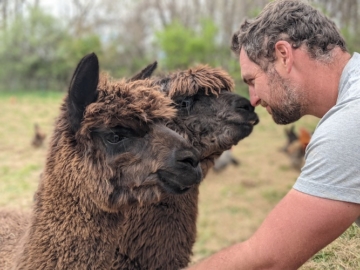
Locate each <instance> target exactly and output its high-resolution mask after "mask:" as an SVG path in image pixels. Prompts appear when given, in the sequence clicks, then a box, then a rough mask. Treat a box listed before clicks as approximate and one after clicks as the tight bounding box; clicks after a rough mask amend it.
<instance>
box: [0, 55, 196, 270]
mask: <svg viewBox="0 0 360 270" xmlns="http://www.w3.org/2000/svg"><path fill="white" fill-rule="evenodd" d="M156 88H159V87H156V86H155V85H153V84H152V83H151V81H149V80H139V81H134V82H125V81H124V80H122V81H115V82H112V81H110V80H109V79H108V78H107V77H106V76H102V77H101V78H100V81H99V65H98V59H97V57H96V55H95V54H90V55H87V56H85V57H84V58H83V59H82V60H81V61H80V63H79V64H78V66H77V68H76V70H75V73H74V75H73V78H72V81H71V84H70V87H69V92H68V96H67V97H66V98H65V100H64V102H63V104H62V106H61V113H60V116H59V118H58V120H57V122H56V125H55V129H54V134H53V136H52V139H51V142H50V146H49V152H48V155H47V160H46V165H45V169H44V172H43V174H42V177H41V181H40V183H39V187H38V190H37V192H36V200H35V203H34V207H33V211H32V213H31V218H30V220H29V225H28V226H27V228H26V230H25V233H24V235H23V236H22V237H21V239H20V241H19V242H18V243H17V247H16V248H17V251H16V255H15V259H14V266H13V268H15V269H109V268H110V265H111V262H112V260H113V258H114V256H115V250H116V246H118V239H119V238H120V235H121V233H122V227H121V226H120V225H121V222H122V221H123V220H124V213H126V212H127V211H126V209H127V208H129V207H131V206H132V205H139V206H141V205H146V204H150V203H156V202H158V201H159V200H160V198H161V197H162V194H163V193H164V194H165V193H166V192H171V193H175V194H176V193H183V192H184V191H186V190H188V189H189V188H190V187H191V186H192V185H194V184H198V183H199V182H200V181H201V179H202V174H201V169H200V166H199V153H198V152H197V150H196V149H193V147H191V145H190V144H189V143H188V142H187V141H186V140H185V139H184V138H183V137H182V136H180V135H179V134H177V133H176V132H174V131H172V130H171V129H169V128H167V127H166V126H165V124H166V123H167V122H169V121H171V119H172V118H173V117H174V115H175V109H174V108H173V107H172V101H171V100H170V99H169V98H167V97H165V95H164V94H163V93H161V92H160V91H156ZM154 89H155V90H154ZM4 249H6V246H5V247H4V246H0V254H3V251H4ZM9 252H14V250H12V251H9ZM8 255H9V256H10V254H8ZM11 256H12V255H11ZM1 260H3V259H2V258H0V265H1V263H3V262H2V261H1ZM0 268H1V269H3V268H4V267H3V266H0Z"/></svg>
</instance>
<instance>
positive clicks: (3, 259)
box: [0, 208, 29, 270]
mask: <svg viewBox="0 0 360 270" xmlns="http://www.w3.org/2000/svg"><path fill="white" fill-rule="evenodd" d="M28 223H29V215H28V213H26V212H20V211H18V210H15V209H7V208H3V209H0V224H1V226H0V269H2V270H4V269H10V268H11V266H12V265H13V262H14V255H15V254H14V250H15V248H16V245H17V242H18V240H19V238H20V237H21V236H22V235H23V234H24V231H25V228H26V226H27V225H28Z"/></svg>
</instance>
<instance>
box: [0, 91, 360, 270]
mask: <svg viewBox="0 0 360 270" xmlns="http://www.w3.org/2000/svg"><path fill="white" fill-rule="evenodd" d="M63 95H64V94H62V93H48V92H36V93H31V94H30V93H28V94H24V93H21V94H10V93H7V94H5V93H0V108H1V114H0V123H1V125H0V206H7V207H12V208H22V209H29V208H30V207H31V204H32V200H33V193H34V191H35V189H36V188H37V184H38V179H39V175H40V173H41V171H42V169H43V167H44V162H45V158H46V151H47V144H48V142H49V138H50V137H51V132H52V129H53V123H54V119H55V117H56V116H57V114H58V112H59V105H60V103H61V101H62V98H63ZM257 112H258V114H259V116H260V123H259V124H258V125H257V126H256V127H255V129H254V132H253V133H252V134H251V135H250V136H249V137H248V138H246V139H244V140H243V141H241V142H240V143H239V144H238V145H237V146H235V147H234V148H233V154H234V155H235V156H236V157H237V158H238V159H239V160H240V161H241V165H240V166H238V167H235V166H230V167H228V168H227V169H226V170H225V171H223V172H220V173H215V172H213V171H210V173H209V174H208V176H207V177H206V179H205V180H204V182H203V183H202V185H201V190H200V213H199V219H198V239H197V242H196V244H195V247H194V257H193V262H196V261H199V260H201V259H203V258H205V257H207V256H209V255H210V254H212V253H214V252H216V251H218V250H220V249H222V248H224V247H226V246H229V245H231V244H233V243H236V242H239V241H243V240H245V239H247V238H248V237H249V236H250V235H251V234H252V233H253V232H254V231H255V230H256V228H257V227H258V226H259V225H260V223H261V222H262V220H263V219H264V218H265V217H266V215H267V213H269V211H270V210H271V209H272V208H273V207H274V206H275V204H276V203H277V202H278V201H279V200H280V199H281V198H282V197H283V196H284V195H285V194H286V193H287V191H288V190H289V189H291V187H292V185H293V183H294V182H295V180H296V178H297V176H298V172H297V171H295V170H294V169H292V168H291V166H290V162H289V159H288V158H287V157H286V156H285V155H284V153H282V152H280V150H279V149H280V148H281V147H282V146H283V145H284V144H285V141H286V139H285V134H284V128H285V127H284V126H278V125H275V124H274V123H273V122H272V120H271V117H270V116H269V115H268V114H267V112H266V111H265V110H264V109H262V108H257ZM34 123H38V124H39V125H40V127H41V128H42V130H43V131H44V132H45V133H47V137H46V140H45V144H44V146H42V147H40V148H38V149H34V148H33V147H32V146H31V140H32V136H33V134H34ZM316 124H317V119H315V118H312V117H304V118H303V119H301V120H300V121H299V122H297V123H296V127H297V128H298V127H306V128H308V129H310V130H313V129H314V128H315V126H316ZM239 256H240V255H239ZM301 269H360V230H359V228H358V227H356V226H355V225H353V226H351V227H350V228H349V229H348V230H347V231H346V232H345V233H344V234H343V235H342V236H340V237H339V238H338V239H337V240H336V241H335V242H333V243H332V244H331V245H329V246H328V247H326V248H325V249H324V250H322V251H320V252H319V253H318V254H316V255H315V256H314V257H313V258H312V259H311V260H309V261H308V262H307V263H306V264H305V265H304V266H303V267H301Z"/></svg>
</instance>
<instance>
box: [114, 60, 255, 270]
mask: <svg viewBox="0 0 360 270" xmlns="http://www.w3.org/2000/svg"><path fill="white" fill-rule="evenodd" d="M149 67H150V66H149ZM149 67H148V68H149ZM155 67H156V64H154V65H153V68H155ZM148 68H147V69H144V70H143V71H145V73H146V74H147V75H144V77H141V76H140V75H139V74H138V75H136V76H135V78H136V79H143V78H145V77H147V76H150V74H151V72H149V70H148ZM140 74H141V73H140ZM154 82H155V84H158V85H160V86H161V89H162V91H164V92H165V93H167V95H168V96H169V97H171V98H172V99H173V100H174V103H175V104H176V108H177V109H178V114H177V117H176V118H174V119H173V121H172V122H171V123H169V125H168V126H169V127H171V128H172V129H173V130H175V131H176V132H178V133H180V134H182V135H183V136H184V137H185V138H187V139H189V140H190V141H191V142H192V144H193V146H194V147H195V148H196V149H197V150H198V151H199V152H200V155H201V167H202V170H203V175H204V176H205V175H206V173H207V171H208V170H209V169H210V168H211V167H212V166H213V164H214V159H215V158H216V157H218V156H219V155H220V154H221V153H222V152H223V151H225V150H227V149H230V148H231V146H233V145H235V144H237V143H238V142H239V141H240V140H241V139H243V138H245V137H246V136H248V135H249V134H250V133H251V132H252V128H253V125H255V124H257V123H258V117H257V115H256V114H255V112H254V108H253V107H252V106H251V104H250V102H249V101H248V100H247V99H245V98H243V97H240V96H239V95H237V94H234V93H232V92H231V90H232V88H233V81H232V80H231V78H230V77H229V75H228V74H227V73H226V72H225V71H223V70H221V69H218V68H210V67H208V66H199V67H197V68H194V69H190V70H186V71H180V72H176V73H173V74H170V75H169V76H167V77H165V78H161V79H156V78H155V79H154ZM198 193H199V187H198V185H195V186H193V187H191V188H190V189H189V191H188V192H187V193H185V194H181V195H179V194H178V195H173V194H163V195H162V198H161V201H160V202H158V203H154V204H151V205H143V206H141V207H139V206H132V207H130V208H129V210H128V211H127V218H126V220H125V221H124V223H123V226H122V228H123V231H124V233H123V234H122V235H121V237H120V239H119V248H118V250H117V251H116V255H117V257H116V258H115V262H114V265H113V267H112V269H142V270H145V269H147V270H155V269H169V270H176V269H181V268H184V267H186V266H187V265H188V264H189V262H190V257H191V255H192V247H193V245H194V242H195V240H196V219H197V213H198Z"/></svg>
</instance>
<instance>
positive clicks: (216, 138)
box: [171, 90, 259, 173]
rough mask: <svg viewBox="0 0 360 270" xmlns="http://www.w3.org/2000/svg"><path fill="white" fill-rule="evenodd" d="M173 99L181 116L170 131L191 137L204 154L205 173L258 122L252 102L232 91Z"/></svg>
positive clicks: (201, 91) (248, 133)
mask: <svg viewBox="0 0 360 270" xmlns="http://www.w3.org/2000/svg"><path fill="white" fill-rule="evenodd" d="M173 99H174V101H175V103H176V104H177V108H178V115H177V117H176V118H175V121H174V123H175V125H171V128H172V129H174V130H176V131H178V132H180V133H181V134H183V135H184V136H186V137H187V138H191V139H190V140H191V141H192V143H193V145H194V146H195V148H196V149H197V150H199V152H200V153H201V160H202V166H203V170H204V173H206V172H207V170H208V169H209V168H208V167H212V166H213V162H214V159H215V158H217V157H218V156H219V155H221V153H222V152H223V151H225V150H228V149H230V148H231V147H232V146H233V145H236V144H237V143H238V142H239V141H240V140H242V139H244V138H245V137H247V136H249V135H250V134H251V132H252V130H253V126H254V125H256V124H257V123H258V122H259V119H258V116H257V114H256V113H255V112H254V108H253V107H252V106H251V104H250V102H249V100H247V99H246V98H244V97H241V96H239V95H237V94H235V93H231V92H229V91H222V92H221V93H219V95H218V96H215V95H214V94H208V95H206V94H205V91H203V90H200V91H199V92H197V93H196V94H195V95H193V96H188V97H181V96H179V97H176V96H175V97H173Z"/></svg>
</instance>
